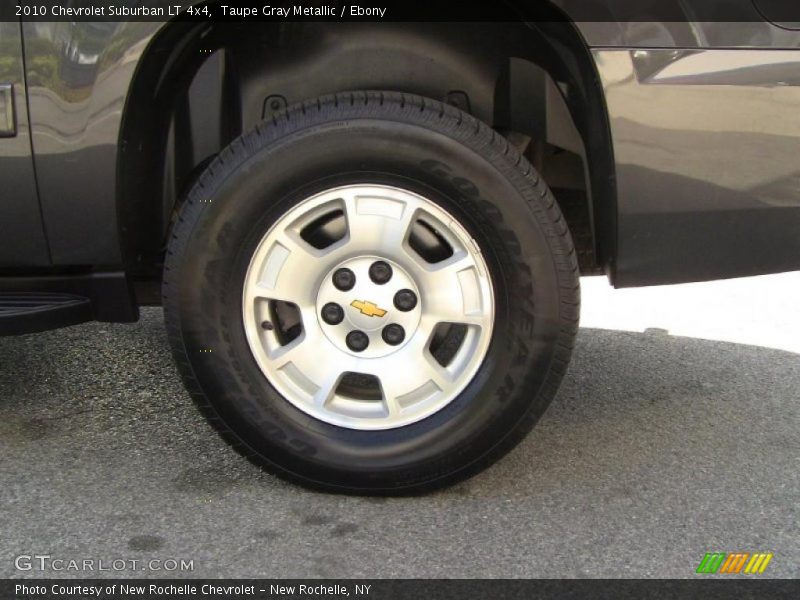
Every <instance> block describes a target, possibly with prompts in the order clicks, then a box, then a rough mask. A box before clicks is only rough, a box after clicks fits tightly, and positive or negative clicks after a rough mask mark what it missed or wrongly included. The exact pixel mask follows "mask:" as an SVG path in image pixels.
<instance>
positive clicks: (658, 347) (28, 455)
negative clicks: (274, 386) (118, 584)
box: [0, 277, 800, 578]
mask: <svg viewBox="0 0 800 600" xmlns="http://www.w3.org/2000/svg"><path fill="white" fill-rule="evenodd" d="M798 283H800V278H797V277H795V278H793V279H789V280H788V283H786V284H785V285H788V286H789V289H786V290H785V291H786V293H787V294H788V293H791V294H794V298H795V301H794V303H793V304H792V305H791V306H793V307H795V309H794V310H795V312H793V313H791V314H789V315H786V314H775V315H774V319H775V320H781V327H780V328H779V329H780V330H785V329H786V328H787V327H788V328H794V330H795V331H798V332H799V333H800V312H797V308H796V307H797V306H798V303H797V301H796V298H797V297H798V296H800V285H798ZM591 285H597V284H594V283H593V284H591ZM706 285H708V286H713V285H715V284H706ZM781 285H784V284H781ZM589 287H590V291H591V286H589ZM704 289H706V290H708V289H711V290H712V292H710V293H711V294H712V295H713V294H714V292H713V290H714V289H715V288H708V287H707V288H704ZM603 293H605V292H603ZM598 294H599V292H598ZM592 297H593V296H592V294H591V293H590V294H587V295H585V297H584V303H587V302H589V303H591V302H592ZM659 297H662V298H663V294H659V292H657V291H656V292H654V293H653V294H652V298H656V299H657V298H659ZM673 300H674V299H673ZM663 308H664V310H667V311H668V308H669V307H668V306H665V307H663ZM592 310H593V312H592V313H590V314H591V315H593V316H592V320H591V321H592V323H595V322H597V315H598V309H597V306H596V305H595V307H594V309H592ZM609 310H611V309H609ZM697 310H702V307H698V308H697ZM599 312H602V311H599ZM740 325H741V324H740ZM615 326H618V324H616V325H615ZM798 337H800V336H798ZM799 359H800V355H799V354H797V353H795V352H792V351H788V350H785V349H776V348H770V347H765V346H763V345H753V344H743V343H735V342H731V341H719V340H708V339H703V338H702V335H699V336H698V337H689V336H687V335H680V336H679V335H672V334H671V333H670V331H669V329H668V328H664V327H650V328H647V329H645V330H644V331H620V330H619V329H617V330H604V329H600V328H598V327H594V326H593V327H585V328H582V329H581V331H580V335H579V337H578V344H577V348H576V351H575V356H574V360H573V363H572V366H571V368H570V370H569V373H568V376H567V377H566V379H565V381H564V384H563V386H562V389H561V391H560V392H559V394H558V396H557V398H556V400H555V401H554V402H553V404H552V405H551V407H550V409H549V410H548V412H547V413H546V414H545V416H544V417H543V419H542V420H541V421H540V423H539V425H538V426H537V428H536V429H535V430H534V432H533V433H532V434H531V435H530V436H529V437H528V438H527V439H526V440H525V441H524V442H523V443H522V444H521V445H520V446H519V447H518V448H517V449H516V450H515V451H513V452H512V453H511V454H510V455H509V456H507V457H506V458H505V459H504V460H502V461H501V462H500V463H498V464H497V465H495V466H494V467H492V468H491V469H489V470H488V471H486V472H484V473H482V474H481V475H479V476H477V477H475V478H473V479H471V480H469V481H467V482H464V483H462V484H459V485H457V486H456V487H454V488H451V489H448V490H446V491H442V492H437V493H434V494H431V495H428V496H424V497H418V498H403V499H374V498H372V499H370V498H358V497H345V496H335V495H326V494H321V493H314V492H309V491H306V490H304V489H301V488H298V487H296V486H294V485H291V484H288V483H285V482H283V481H281V480H279V479H277V478H275V477H273V476H270V475H268V474H265V473H263V472H261V471H260V470H259V469H257V468H256V467H254V466H252V465H251V464H249V463H248V462H247V461H245V460H243V459H242V458H241V457H239V456H238V455H237V454H236V453H235V452H233V451H232V450H230V449H229V448H228V447H227V446H226V445H225V444H224V443H223V442H222V441H221V440H220V439H218V438H217V436H216V434H215V433H213V432H212V430H211V429H210V428H209V427H208V426H207V425H206V424H205V422H204V421H203V420H202V418H201V417H200V416H199V415H198V413H197V412H196V410H195V408H194V406H193V404H192V402H191V400H190V398H189V396H188V394H187V393H186V392H185V391H184V390H183V387H182V385H181V382H180V380H179V378H178V375H177V373H176V370H175V368H174V367H173V364H172V358H171V355H170V352H169V348H168V344H167V341H166V338H165V335H164V331H163V315H162V312H161V310H160V309H156V308H151V309H145V310H144V311H143V314H142V319H141V321H140V322H139V323H137V324H134V325H111V324H99V323H93V324H87V325H82V326H77V327H71V328H67V329H63V330H60V331H54V332H48V333H42V334H36V335H28V336H21V337H15V338H0V411H2V418H0V456H2V458H1V459H0V460H1V461H2V462H0V524H1V526H2V534H3V535H2V537H0V577H20V576H22V577H26V576H34V577H43V576H44V577H75V576H87V575H89V576H137V577H163V576H191V577H303V578H305V577H326V578H327V577H331V578H344V577H637V578H638V577H692V576H695V575H694V571H695V569H696V567H697V565H698V563H699V562H700V560H701V559H702V557H703V555H704V553H706V552H712V551H721V552H734V551H743V552H756V551H760V552H772V553H774V558H773V559H772V561H771V563H770V564H769V567H768V569H767V571H766V572H765V574H764V575H763V576H772V577H797V576H798V575H800V568H799V567H798V564H799V562H800V560H799V559H800V526H799V525H798V498H800V478H799V477H798V472H800V468H799V467H800V427H798V424H799V423H800V419H798V404H799V401H800V360H799ZM43 555H44V556H49V557H50V558H49V559H39V560H40V561H42V560H43V561H45V562H47V563H48V564H49V565H50V567H49V568H46V569H45V570H44V571H40V570H39V569H38V568H37V567H38V565H37V563H36V559H35V558H31V559H30V560H29V559H25V558H23V559H21V561H20V559H19V558H18V557H20V556H22V557H26V556H31V557H35V556H43ZM56 559H58V560H63V561H65V562H63V563H58V564H59V566H61V567H62V569H61V570H54V569H53V568H52V562H51V561H53V560H56ZM85 559H88V560H94V561H96V562H95V563H93V564H94V565H95V568H97V566H98V564H99V561H100V560H102V561H104V564H105V566H106V567H109V565H111V564H112V562H111V561H115V560H116V561H120V560H122V561H126V566H125V568H123V569H122V570H121V571H114V570H113V569H112V570H109V571H102V572H97V571H95V572H85V571H84V572H81V571H74V570H69V567H70V564H69V562H68V561H69V560H79V561H83V560H85ZM180 559H184V560H185V561H189V560H191V561H192V570H186V571H174V572H173V571H170V572H167V571H164V570H163V569H164V568H166V567H171V566H174V565H173V563H170V562H168V561H170V560H176V561H179V560H180ZM132 560H136V561H140V562H137V563H136V565H137V566H136V567H135V568H134V567H129V566H128V565H130V564H131V563H130V561H132ZM151 560H157V561H161V563H156V567H157V566H158V564H162V567H161V570H145V571H142V570H141V568H142V565H145V564H149V561H151ZM15 562H16V563H17V564H16V565H15ZM163 563H166V567H165V565H164V564H163ZM29 564H30V565H31V568H30V570H26V568H27V565H29ZM120 564H121V563H119V562H117V563H116V565H117V566H119V565H120ZM17 567H22V570H20V569H18V568H17ZM154 568H155V567H154Z"/></svg>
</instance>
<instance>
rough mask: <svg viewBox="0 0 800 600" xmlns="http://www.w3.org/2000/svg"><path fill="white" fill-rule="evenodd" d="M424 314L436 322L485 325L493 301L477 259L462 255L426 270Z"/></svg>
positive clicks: (426, 317) (422, 277) (424, 274)
mask: <svg viewBox="0 0 800 600" xmlns="http://www.w3.org/2000/svg"><path fill="white" fill-rule="evenodd" d="M421 279H422V280H423V282H424V283H423V286H422V287H423V290H424V292H423V293H424V297H423V312H424V315H425V319H426V320H428V321H433V322H439V323H442V322H445V323H463V324H466V325H483V324H484V323H485V321H486V318H487V310H488V309H489V304H490V302H489V299H488V298H487V292H486V286H485V285H481V275H480V272H479V270H478V268H477V266H476V264H475V261H474V259H473V258H472V257H471V256H470V255H469V254H467V253H466V252H462V253H460V254H456V255H455V256H453V257H452V258H450V259H448V260H447V261H445V262H444V263H443V264H442V265H436V266H435V267H434V268H433V269H430V270H428V271H425V272H424V273H423V274H422V276H421Z"/></svg>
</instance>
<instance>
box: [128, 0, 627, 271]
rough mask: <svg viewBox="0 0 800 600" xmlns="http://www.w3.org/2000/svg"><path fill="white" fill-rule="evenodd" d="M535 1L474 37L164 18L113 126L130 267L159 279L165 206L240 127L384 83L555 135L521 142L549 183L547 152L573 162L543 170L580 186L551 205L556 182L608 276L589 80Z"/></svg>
mask: <svg viewBox="0 0 800 600" xmlns="http://www.w3.org/2000/svg"><path fill="white" fill-rule="evenodd" d="M537 11H539V12H538V14H537V15H536V19H535V20H533V21H530V22H528V23H511V24H480V26H481V27H482V28H483V29H482V30H481V35H480V37H477V35H478V33H477V32H476V33H475V34H473V31H475V30H473V29H470V28H471V27H476V26H475V25H470V24H455V25H453V24H439V23H423V24H415V25H414V26H413V27H408V26H406V27H403V28H402V29H401V28H399V27H397V26H396V25H394V24H375V23H361V24H352V25H342V24H336V25H334V26H333V27H331V26H330V25H327V24H324V23H295V24H292V23H289V24H283V25H282V24H273V23H258V24H225V23H220V24H213V23H212V24H207V23H190V22H189V23H187V22H172V23H168V24H166V25H165V26H163V27H162V28H161V29H160V30H159V31H157V32H156V33H155V34H154V36H153V37H152V39H151V40H150V42H149V44H148V46H147V48H146V50H145V51H144V53H143V56H142V58H141V60H140V62H139V65H138V66H137V69H136V72H135V74H134V78H133V81H132V83H131V86H130V91H129V94H128V97H127V99H126V103H125V109H124V112H123V120H122V125H121V130H120V152H119V158H118V171H117V180H118V194H117V204H118V215H119V218H120V228H121V235H122V244H123V254H124V256H125V258H126V265H127V267H128V269H129V271H132V272H134V273H137V274H138V275H139V276H140V277H144V278H147V277H151V278H153V279H156V278H158V276H159V272H160V271H159V269H160V265H159V263H160V255H161V252H162V251H163V248H164V243H165V240H166V239H167V235H168V232H169V230H170V227H171V222H172V220H173V215H174V213H175V208H176V207H177V205H178V204H179V202H180V200H181V198H182V196H183V195H184V194H185V192H186V190H187V189H188V187H189V186H190V185H191V183H192V182H193V181H194V178H195V176H196V175H197V174H198V173H199V172H200V171H202V168H203V167H204V165H205V164H207V163H208V161H209V160H210V159H211V158H213V156H214V155H215V154H216V152H218V150H219V149H221V148H222V147H224V146H225V145H227V143H229V142H230V141H231V140H232V139H234V138H235V137H237V136H238V135H239V134H240V133H242V132H244V131H247V130H248V129H249V128H251V127H252V126H253V125H254V124H255V123H257V122H258V121H260V120H262V119H263V118H270V117H271V116H272V114H273V113H274V112H276V111H277V112H280V110H281V109H282V108H283V106H285V105H286V104H291V103H293V102H295V101H300V100H305V99H307V98H311V97H316V96H319V95H322V94H325V93H334V92H340V91H346V90H350V89H387V90H391V91H404V92H409V93H417V94H421V95H425V96H429V97H434V98H436V99H440V100H445V101H447V102H450V103H452V104H456V105H460V106H459V107H460V108H463V109H465V110H467V112H471V113H472V114H474V115H475V116H477V117H479V118H481V119H482V120H484V121H487V122H488V123H490V124H491V125H492V126H493V127H495V128H496V129H500V130H504V131H514V132H517V133H522V134H523V136H527V137H534V138H535V137H536V136H539V135H542V136H546V137H552V138H553V139H554V140H556V141H558V143H559V144H560V145H559V146H556V145H551V144H548V145H547V146H548V147H547V148H545V149H542V148H537V147H536V146H535V145H533V144H532V145H529V146H528V152H527V156H528V158H529V159H530V160H531V161H532V162H534V164H536V163H537V161H539V162H540V164H536V166H537V167H538V168H539V169H540V170H544V175H545V178H546V179H548V181H549V180H550V175H549V174H548V168H549V166H550V163H547V161H548V160H550V159H551V158H552V157H551V156H549V155H547V152H548V151H552V152H557V153H560V154H559V156H566V155H569V154H570V153H572V154H574V155H575V156H578V157H579V158H580V165H581V170H582V172H581V173H580V175H579V178H580V179H581V180H582V181H580V182H579V181H577V179H576V178H577V177H578V176H577V175H575V168H574V167H575V163H576V161H575V160H572V161H571V162H572V163H573V164H571V165H567V167H566V168H564V167H563V166H561V165H556V166H555V170H554V171H553V173H554V175H552V177H559V178H562V177H566V179H568V180H570V181H571V183H570V182H567V185H578V186H581V185H582V186H583V187H584V188H585V189H584V192H585V195H584V196H583V197H581V198H580V199H578V200H577V201H575V202H574V206H565V205H564V203H569V202H570V201H569V199H568V194H566V193H565V194H557V198H558V199H559V202H560V203H562V210H563V212H564V213H565V217H566V219H567V221H568V223H569V224H570V227H571V229H573V234H574V236H575V237H576V239H577V242H578V249H579V252H580V254H581V258H582V269H583V271H584V272H595V273H596V272H601V271H602V270H605V271H606V272H607V273H609V275H612V273H613V257H614V255H615V243H616V229H615V227H616V190H615V179H614V159H613V149H612V144H611V137H610V131H609V126H608V117H607V113H606V108H605V100H604V96H603V91H602V87H601V85H600V82H599V78H598V76H597V72H596V69H595V65H594V61H593V59H592V56H591V52H590V50H589V48H588V46H587V45H586V43H585V41H584V40H583V38H582V37H581V34H580V32H579V31H578V29H577V28H576V27H575V25H574V24H573V23H571V22H569V21H568V20H567V19H566V18H565V16H564V15H563V13H560V12H559V10H558V9H556V8H555V7H554V6H552V5H549V4H546V5H542V6H541V7H539V8H537ZM470 34H473V35H470ZM475 39H480V40H481V42H480V43H477V44H475V43H474V40H475ZM402 46H405V47H406V48H407V51H404V50H403V49H402ZM354 48H358V49H361V50H362V51H363V50H365V49H366V50H369V49H372V52H367V54H371V55H372V59H371V60H370V59H368V58H358V59H356V62H355V63H354V62H353V61H354V56H355V54H354V53H353V49H354ZM398 48H400V50H398ZM362 56H363V54H362ZM431 57H433V58H431ZM421 61H427V62H421ZM309 74H311V75H309ZM354 86H358V87H354ZM520 130H522V131H520ZM575 134H577V136H578V137H577V140H576V138H575ZM576 141H577V146H576ZM521 143H525V142H524V141H523V142H521ZM564 146H568V148H565V147H564ZM543 152H544V153H545V156H543V155H542V153H543ZM571 158H573V159H574V156H572V157H571ZM567 162H569V161H567ZM545 163H547V164H545ZM553 164H555V162H553Z"/></svg>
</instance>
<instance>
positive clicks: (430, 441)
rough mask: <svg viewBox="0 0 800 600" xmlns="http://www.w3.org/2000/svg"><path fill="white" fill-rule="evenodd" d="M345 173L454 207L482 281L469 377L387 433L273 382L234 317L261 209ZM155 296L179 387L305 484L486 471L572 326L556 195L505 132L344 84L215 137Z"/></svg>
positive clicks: (570, 256)
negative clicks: (443, 399)
mask: <svg viewBox="0 0 800 600" xmlns="http://www.w3.org/2000/svg"><path fill="white" fill-rule="evenodd" d="M355 182H359V183H388V184H392V185H395V186H398V187H404V188H406V189H410V190H412V191H417V192H419V193H421V194H423V195H425V196H426V197H428V198H431V199H433V200H435V201H436V202H437V203H440V204H441V205H442V206H443V208H445V209H446V210H448V211H449V212H450V213H451V214H454V215H457V216H458V217H459V219H460V220H461V222H462V225H464V226H465V227H466V228H467V229H468V231H469V232H470V234H471V235H472V236H473V237H474V238H475V239H476V240H477V241H478V243H479V245H480V246H481V248H482V251H483V254H484V258H485V260H486V262H487V264H488V266H489V269H490V272H491V273H492V276H493V283H494V288H495V289H494V293H495V303H496V306H495V314H496V321H495V326H494V332H493V337H492V341H491V344H490V347H489V351H488V354H487V356H486V359H485V361H484V362H483V364H482V366H481V368H480V369H479V371H478V373H477V375H476V376H475V378H474V379H473V380H472V381H471V383H470V384H469V385H468V386H467V387H466V389H465V390H464V391H463V392H462V393H461V394H460V395H459V396H458V397H457V398H456V399H455V400H453V401H452V402H451V403H449V404H448V405H447V406H445V407H444V408H443V409H442V410H440V411H439V412H437V413H435V414H433V415H432V416H430V417H427V418H425V419H423V420H421V421H419V422H417V423H413V424H411V425H407V426H404V427H399V428H396V429H389V430H383V431H359V430H353V429H346V428H341V427H336V426H334V425H330V424H327V423H324V422H322V421H319V420H316V419H314V418H312V417H310V416H309V415H307V414H305V413H304V412H302V411H300V410H298V409H297V408H295V407H294V406H293V405H292V404H290V403H289V402H288V401H286V400H285V399H284V398H282V397H281V396H280V395H279V394H278V393H277V392H276V391H275V390H274V389H273V388H272V386H271V385H270V384H269V382H268V381H267V379H266V377H264V376H263V374H262V372H261V371H260V370H259V368H258V366H257V364H256V362H255V360H254V358H253V356H252V354H251V352H250V349H249V347H248V344H247V341H246V338H245V333H244V327H243V321H242V316H241V294H242V285H243V278H244V273H245V271H246V268H247V265H248V262H249V259H250V256H251V255H252V252H253V250H254V248H255V246H256V245H257V244H258V242H259V240H260V239H261V237H262V236H263V235H264V233H265V232H266V231H267V230H268V228H269V226H270V224H271V223H273V222H274V221H275V220H276V219H277V218H278V217H279V216H280V215H281V214H283V213H284V212H285V211H286V210H287V208H288V207H291V206H293V205H295V204H296V203H297V202H299V201H300V200H302V199H303V198H306V197H309V196H310V195H312V194H313V193H315V192H317V191H320V190H321V189H327V188H331V187H334V186H335V185H341V184H345V183H355ZM163 300H164V307H165V318H166V324H167V329H168V334H169V340H170V343H171V345H172V348H173V352H174V356H175V359H176V361H177V364H178V367H179V369H180V372H181V374H182V376H183V379H184V381H185V384H186V387H187V388H188V390H189V391H190V392H191V395H192V397H193V398H194V400H195V402H196V403H197V404H198V406H199V407H200V409H201V410H202V411H203V413H204V414H205V415H206V417H207V418H208V420H209V422H210V423H211V424H212V425H213V426H214V427H215V428H216V429H217V431H218V432H220V433H221V434H222V436H223V437H224V438H225V439H226V440H227V441H228V442H229V443H230V444H231V445H232V446H233V447H234V448H236V449H237V450H238V451H239V452H241V453H242V454H243V455H244V456H246V457H247V458H249V459H250V460H251V461H253V462H255V463H256V464H258V465H261V466H262V467H264V468H266V469H267V470H269V471H270V472H272V473H275V474H277V475H279V476H281V477H284V478H287V479H290V480H292V481H295V482H298V483H301V484H304V485H307V486H311V487H314V488H317V489H324V490H328V491H335V492H348V493H363V494H408V493H419V492H423V491H428V490H432V489H434V488H439V487H442V486H445V485H449V484H452V483H454V482H456V481H459V480H461V479H464V478H466V477H468V476H470V475H472V474H475V473H477V472H478V471H480V470H481V469H484V468H485V467H487V466H488V465H490V464H492V463H493V462H494V461H496V460H497V459H498V458H500V457H501V456H503V455H504V454H505V453H506V452H508V451H509V450H510V449H511V448H513V447H514V446H515V445H516V444H517V443H518V442H519V441H520V440H521V439H522V438H523V437H524V435H525V434H526V433H527V432H528V431H529V430H530V429H531V428H532V427H533V425H534V424H535V423H536V421H537V420H538V418H539V417H540V416H541V415H542V413H543V412H544V411H545V409H546V408H547V406H548V404H549V403H550V401H551V400H552V399H553V397H554V396H555V394H556V391H557V389H558V385H559V383H560V381H561V378H562V376H563V375H564V372H565V370H566V367H567V364H568V362H569V359H570V353H571V349H572V345H573V340H574V337H575V334H576V332H577V321H578V306H579V282H578V266H577V261H576V257H575V251H574V248H573V244H572V240H571V238H570V234H569V231H568V229H567V226H566V224H565V222H564V219H563V217H562V215H561V212H560V211H559V208H558V206H557V204H556V202H555V200H554V198H553V196H552V194H551V193H550V191H549V190H548V188H547V186H546V185H545V183H544V181H542V180H541V179H540V178H539V176H538V175H537V173H536V172H535V170H534V169H533V167H532V166H531V165H530V164H529V163H528V161H526V160H525V158H523V157H522V156H521V155H520V154H519V152H518V151H517V150H516V149H515V148H514V147H512V146H510V145H509V143H508V142H507V141H506V139H505V138H503V137H502V136H501V135H499V134H497V133H495V132H494V131H493V130H492V129H491V128H490V127H488V126H487V125H485V124H483V123H482V122H480V121H478V120H476V119H475V118H473V117H471V116H469V115H467V114H465V113H463V112H461V111H459V110H457V109H455V108H453V107H450V106H447V105H444V104H442V103H440V102H437V101H433V100H429V99H427V98H422V97H419V96H413V95H408V94H399V93H390V92H355V93H345V94H337V95H335V96H325V97H322V98H319V99H317V100H313V101H309V102H304V103H302V104H300V105H296V106H293V107H291V108H289V109H288V110H287V111H286V112H284V113H282V114H281V115H279V116H277V117H275V118H274V119H273V120H272V121H270V122H264V123H262V124H260V125H258V126H256V128H255V129H254V130H253V131H250V132H249V133H247V134H245V135H243V136H242V137H240V138H238V139H237V140H235V141H234V142H233V143H232V144H231V145H230V146H229V147H227V148H226V149H224V150H223V151H222V152H221V153H220V155H219V156H218V157H217V158H216V160H214V161H213V163H212V164H211V165H210V166H209V167H208V168H207V170H206V171H205V172H204V173H203V174H202V176H201V177H200V179H199V181H198V182H197V184H196V185H195V186H194V188H193V189H192V191H191V192H190V194H189V196H188V198H187V200H186V202H185V203H184V205H183V206H182V208H181V210H180V215H179V218H178V221H177V223H176V225H175V227H174V231H173V232H172V235H171V240H170V244H169V250H168V257H167V261H166V266H165V272H164V282H163Z"/></svg>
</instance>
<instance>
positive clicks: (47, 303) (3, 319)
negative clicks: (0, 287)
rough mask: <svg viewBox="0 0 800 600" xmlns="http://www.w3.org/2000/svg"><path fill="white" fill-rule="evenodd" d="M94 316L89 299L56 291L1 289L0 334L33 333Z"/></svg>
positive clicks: (88, 319)
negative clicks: (11, 290)
mask: <svg viewBox="0 0 800 600" xmlns="http://www.w3.org/2000/svg"><path fill="white" fill-rule="evenodd" d="M93 319H94V314H93V311H92V302H91V300H89V298H84V297H83V296H75V295H73V294H60V293H57V292H0V335H20V334H23V333H36V332H39V331H47V330H48V329H57V328H59V327H68V326H69V325H77V324H78V323H85V322H86V321H91V320H93Z"/></svg>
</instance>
